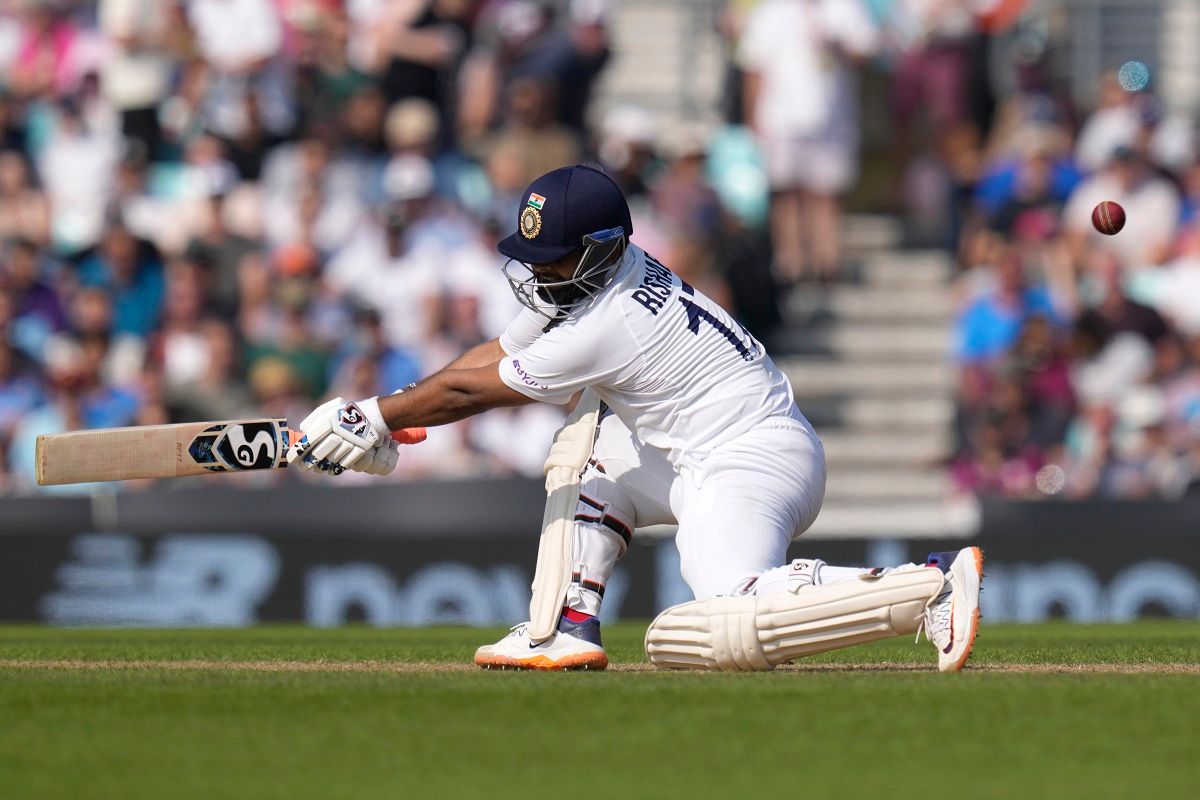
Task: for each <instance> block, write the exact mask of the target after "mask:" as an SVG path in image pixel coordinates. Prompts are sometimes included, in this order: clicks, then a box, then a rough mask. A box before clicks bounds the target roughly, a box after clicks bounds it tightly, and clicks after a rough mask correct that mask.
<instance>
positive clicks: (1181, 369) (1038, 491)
mask: <svg viewBox="0 0 1200 800" xmlns="http://www.w3.org/2000/svg"><path fill="white" fill-rule="evenodd" d="M1030 77H1031V78H1036V77H1037V76H1036V73H1035V72H1032V71H1031V74H1030ZM1046 85H1047V84H1046V82H1045V81H1041V80H1030V81H1029V83H1028V86H1027V87H1025V88H1023V89H1022V91H1021V92H1020V93H1018V94H1016V95H1014V96H1012V97H1010V98H1009V99H1007V100H1006V107H1005V108H1004V109H1003V114H1004V115H1005V117H1004V120H1003V122H1004V124H1000V125H997V126H996V127H995V128H994V129H993V130H992V135H991V136H990V137H988V139H987V140H986V141H984V142H983V143H982V147H981V148H980V150H979V152H978V154H977V157H976V158H974V159H973V165H972V167H971V175H970V179H969V180H964V187H966V188H967V189H968V191H967V192H964V194H963V198H964V199H963V206H964V211H963V215H962V218H963V220H964V221H963V225H962V229H961V230H960V231H959V235H958V243H959V256H960V261H961V264H962V268H963V274H962V276H961V279H960V281H959V287H958V288H959V290H960V292H961V298H960V300H961V310H960V315H959V317H958V320H957V331H956V345H955V346H956V357H957V359H958V362H959V365H960V367H961V371H960V376H961V380H960V386H959V392H958V413H957V424H956V429H957V442H958V443H957V457H956V458H955V461H954V464H953V467H952V472H953V476H954V479H955V481H956V483H957V485H958V486H959V487H960V488H961V489H964V490H967V491H972V492H976V493H981V494H985V495H999V496H1005V497H1012V498H1036V497H1044V496H1060V497H1068V498H1083V497H1098V498H1109V499H1113V498H1126V499H1134V498H1147V497H1165V498H1175V497H1179V496H1182V495H1183V494H1185V493H1187V492H1188V491H1189V489H1192V490H1194V489H1195V488H1197V483H1198V482H1200V227H1198V224H1200V218H1198V217H1197V209H1198V208H1200V206H1198V205H1197V200H1200V162H1198V160H1197V151H1196V142H1197V138H1196V137H1197V130H1196V128H1195V126H1194V124H1193V123H1192V122H1191V121H1190V120H1188V119H1184V118H1181V117H1179V116H1177V115H1175V114H1173V113H1172V112H1171V111H1170V110H1169V109H1168V108H1167V107H1166V106H1165V105H1164V103H1163V102H1162V101H1161V99H1160V98H1159V97H1158V96H1157V95H1156V94H1155V92H1154V85H1153V83H1152V82H1150V81H1149V76H1148V74H1147V73H1146V71H1145V70H1144V68H1143V67H1142V66H1141V65H1140V64H1132V65H1129V66H1127V67H1124V68H1122V70H1121V71H1120V73H1118V72H1116V71H1114V72H1112V73H1109V74H1106V75H1104V76H1103V78H1102V81H1101V84H1100V86H1099V89H1098V98H1099V102H1098V104H1097V107H1096V108H1095V109H1094V110H1093V111H1092V112H1091V113H1089V114H1085V115H1082V118H1081V119H1080V120H1078V121H1075V120H1074V119H1073V118H1072V116H1071V115H1070V113H1069V110H1068V105H1067V104H1066V103H1065V102H1064V101H1063V100H1062V99H1061V98H1056V96H1055V95H1054V94H1053V93H1051V92H1048V91H1046ZM1102 200H1111V201H1115V202H1117V203H1119V204H1120V205H1121V206H1122V207H1123V208H1124V210H1125V213H1126V215H1127V219H1128V222H1127V223H1126V225H1125V228H1124V230H1123V231H1121V232H1120V233H1119V234H1117V235H1115V236H1104V235H1101V234H1100V233H1099V232H1097V231H1096V230H1095V229H1094V227H1093V224H1092V210H1093V208H1094V207H1095V206H1096V205H1097V204H1098V203H1099V202H1100V201H1102Z"/></svg>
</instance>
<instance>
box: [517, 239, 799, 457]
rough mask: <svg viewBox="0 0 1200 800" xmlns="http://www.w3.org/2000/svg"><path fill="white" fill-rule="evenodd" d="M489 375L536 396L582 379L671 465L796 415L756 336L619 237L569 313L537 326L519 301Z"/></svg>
mask: <svg viewBox="0 0 1200 800" xmlns="http://www.w3.org/2000/svg"><path fill="white" fill-rule="evenodd" d="M500 346H501V347H503V348H504V351H505V352H506V353H507V354H508V357H507V358H505V359H503V360H501V362H500V377H501V379H502V380H503V381H504V382H505V383H506V384H507V385H508V386H511V387H512V388H513V389H515V390H516V391H518V392H521V393H522V394H525V395H528V396H529V397H532V398H534V399H535V400H543V401H546V402H550V403H559V404H561V403H566V402H567V401H568V400H570V399H571V397H572V395H574V394H575V392H577V391H579V390H580V389H582V388H584V387H591V388H592V389H593V390H595V392H596V394H598V395H599V396H600V399H601V400H603V401H604V402H605V403H606V404H607V405H608V407H609V408H611V409H612V410H613V412H614V413H615V414H616V415H617V416H618V417H620V419H621V420H622V422H624V423H625V425H626V426H627V427H629V429H630V430H632V431H633V432H634V433H635V434H636V436H637V437H638V438H639V439H640V440H641V441H643V442H645V443H646V444H648V445H651V446H653V447H657V448H661V449H663V450H666V451H667V455H668V458H669V459H670V460H671V463H672V464H674V465H675V466H676V467H678V466H682V465H685V464H687V465H695V464H696V463H698V461H699V460H701V459H703V457H704V455H705V454H707V453H708V452H709V451H710V450H712V449H713V448H714V447H716V446H718V445H720V444H722V443H724V442H727V441H730V440H731V439H734V438H736V437H737V436H738V435H739V434H742V433H744V432H746V431H748V430H750V429H751V428H753V427H754V426H755V425H757V424H759V423H760V422H763V421H765V420H768V419H772V418H780V417H783V418H788V419H794V420H799V421H801V422H802V423H803V424H804V425H805V426H806V427H807V426H808V422H807V421H806V420H805V419H804V417H803V415H802V414H801V413H800V411H799V409H797V408H796V404H795V402H794V401H793V396H792V387H791V385H790V384H789V383H788V380H787V378H786V377H784V375H783V373H782V372H780V371H779V368H778V367H776V366H775V363H774V362H773V361H771V359H770V357H769V356H767V354H766V352H765V351H764V350H763V347H762V345H761V344H759V342H758V341H757V340H756V339H755V338H754V337H753V336H751V335H750V334H749V333H748V332H747V331H746V330H745V329H744V328H743V327H742V326H741V325H739V324H738V323H737V322H736V321H734V320H733V318H732V317H730V316H729V314H727V313H726V312H725V311H724V310H723V309H722V308H721V307H720V306H718V305H717V304H716V303H714V302H713V301H712V300H710V299H709V298H707V297H705V296H704V295H703V294H701V293H700V292H698V291H696V290H695V289H693V288H692V287H691V286H690V285H688V284H687V283H684V282H683V281H682V280H680V279H679V277H678V276H676V275H675V274H674V273H673V272H671V271H670V270H669V269H667V268H666V267H665V266H663V265H662V264H661V263H659V262H658V261H657V260H655V259H654V257H653V256H650V255H648V254H647V253H646V252H645V251H643V250H642V249H641V248H639V247H636V246H634V245H630V246H629V248H628V249H627V250H626V253H625V259H624V261H623V262H622V263H621V266H620V267H619V268H618V271H617V274H616V275H615V276H614V277H613V279H612V281H611V282H610V283H609V285H608V286H607V287H605V289H604V291H603V292H601V293H600V295H599V296H598V297H597V298H596V300H595V301H594V302H593V304H592V305H591V306H590V307H589V308H588V309H587V311H586V312H585V313H584V314H583V315H581V316H580V317H579V318H577V319H573V320H567V321H565V322H559V323H554V324H551V325H547V319H546V317H544V316H542V315H540V314H538V313H536V312H534V311H532V310H528V309H527V310H525V311H524V312H522V314H521V315H520V316H518V317H517V318H516V319H515V320H513V322H512V323H510V324H509V326H508V328H507V329H506V330H505V331H504V334H503V335H502V336H501V337H500Z"/></svg>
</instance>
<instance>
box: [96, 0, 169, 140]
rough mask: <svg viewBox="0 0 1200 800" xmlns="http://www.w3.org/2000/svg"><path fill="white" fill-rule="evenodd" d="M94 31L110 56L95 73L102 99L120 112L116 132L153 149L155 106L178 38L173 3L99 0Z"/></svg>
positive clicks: (163, 94) (165, 86)
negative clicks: (102, 37)
mask: <svg viewBox="0 0 1200 800" xmlns="http://www.w3.org/2000/svg"><path fill="white" fill-rule="evenodd" d="M98 14H99V22H100V31H101V32H102V33H103V34H104V35H105V36H106V37H107V39H108V44H109V47H111V48H112V54H111V55H110V56H109V58H108V60H107V62H106V63H105V64H104V66H103V69H102V71H101V74H100V85H101V88H102V90H103V92H104V97H105V98H106V99H107V100H108V101H109V102H110V103H111V104H112V106H113V108H114V109H115V110H116V111H117V112H118V113H119V114H120V115H121V133H122V134H123V135H124V136H125V138H126V139H127V140H131V141H137V142H140V143H141V144H142V146H143V147H144V148H145V149H146V151H147V153H151V154H154V153H158V151H159V146H160V143H161V140H162V134H161V132H160V127H159V118H158V106H159V104H160V103H162V102H163V100H164V99H166V97H167V94H168V92H169V91H170V83H171V77H172V73H173V72H174V63H173V61H174V57H175V56H176V55H177V54H176V53H175V52H173V50H174V45H175V44H176V43H177V40H178V32H177V30H176V28H175V23H176V21H177V20H176V16H175V14H176V11H175V8H174V4H173V3H146V2H141V0H100V4H99V9H98Z"/></svg>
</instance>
